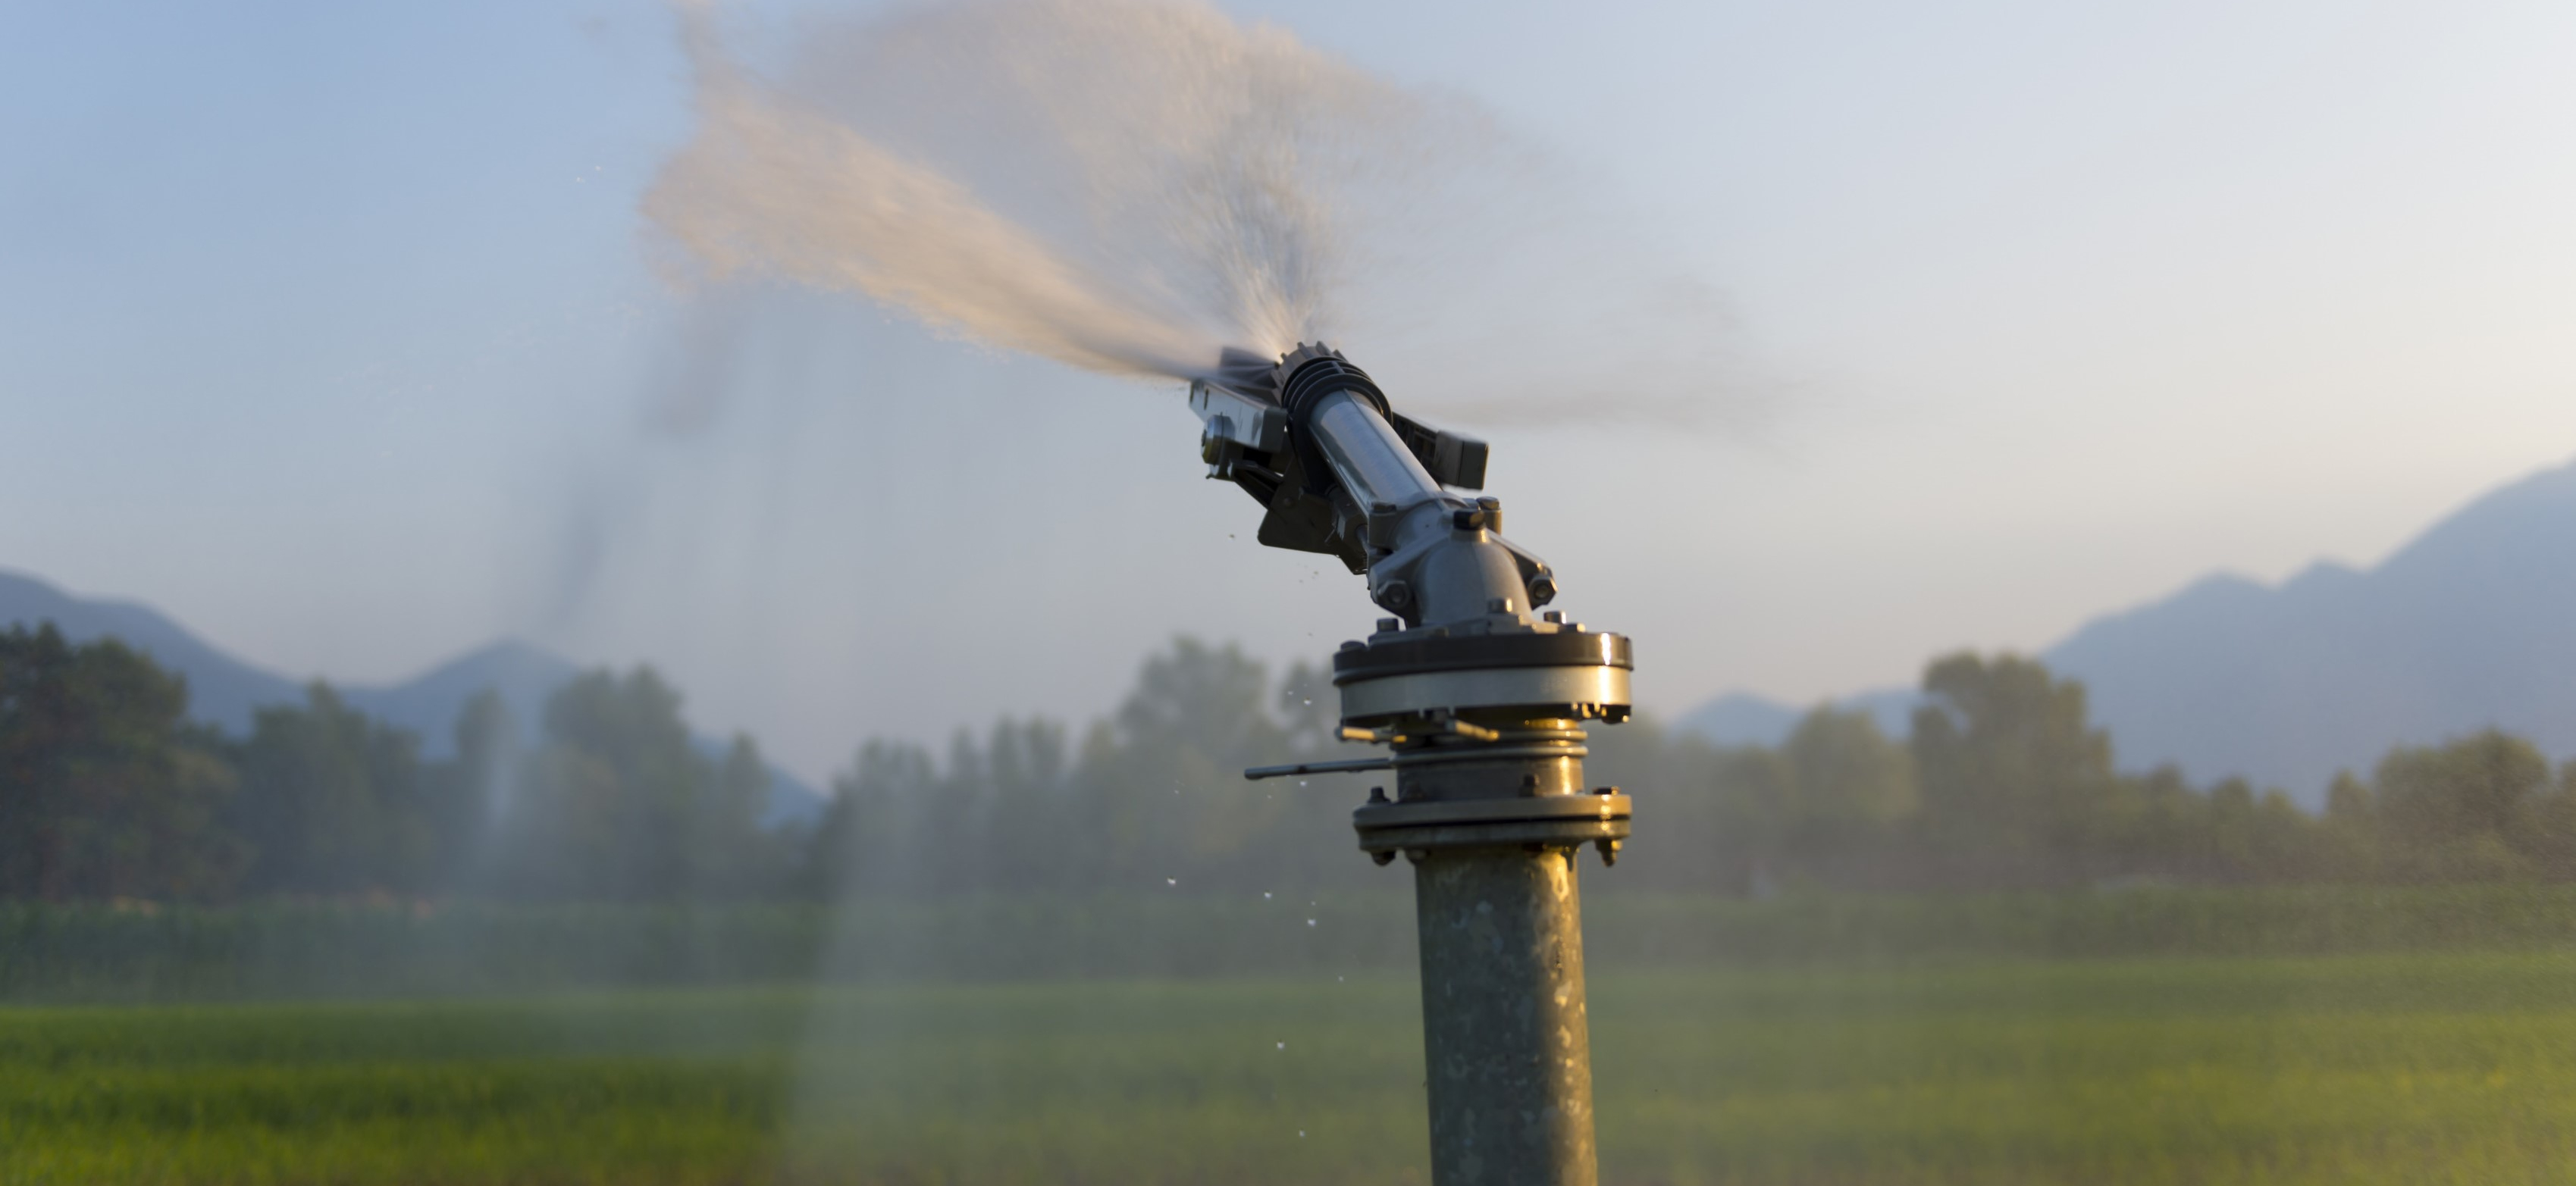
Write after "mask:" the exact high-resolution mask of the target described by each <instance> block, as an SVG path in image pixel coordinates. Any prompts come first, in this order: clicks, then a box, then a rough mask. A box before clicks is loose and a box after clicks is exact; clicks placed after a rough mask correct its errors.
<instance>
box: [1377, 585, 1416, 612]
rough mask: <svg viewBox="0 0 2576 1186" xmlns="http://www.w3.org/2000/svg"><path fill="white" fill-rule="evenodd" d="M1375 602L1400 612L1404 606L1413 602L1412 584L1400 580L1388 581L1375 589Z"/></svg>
mask: <svg viewBox="0 0 2576 1186" xmlns="http://www.w3.org/2000/svg"><path fill="white" fill-rule="evenodd" d="M1377 603H1378V604H1379V605H1383V606H1385V607H1386V608H1388V609H1391V610H1395V611H1397V612H1399V613H1400V612H1402V611H1403V609H1404V607H1406V606H1408V605H1411V604H1413V586H1411V585H1407V584H1405V583H1404V582H1402V581H1388V582H1387V583H1386V585H1385V587H1384V588H1381V589H1379V590H1378V591H1377Z"/></svg>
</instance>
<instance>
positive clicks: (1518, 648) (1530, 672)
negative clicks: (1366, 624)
mask: <svg viewBox="0 0 2576 1186" xmlns="http://www.w3.org/2000/svg"><path fill="white" fill-rule="evenodd" d="M1634 667H1635V660H1634V658H1633V657H1632V654H1631V652H1630V649H1629V644H1628V637H1627V636H1626V635H1624V634H1611V633H1606V632H1602V631H1587V630H1572V629H1565V628H1561V627H1553V626H1542V627H1540V628H1538V629H1535V630H1504V631H1499V632H1496V633H1491V634H1446V633H1438V634H1418V635H1414V636H1411V637H1400V638H1390V639H1387V640H1386V641H1383V642H1376V643H1370V644H1367V645H1364V646H1352V647H1347V648H1346V649H1344V650H1343V651H1341V652H1340V653H1339V654H1336V655H1334V656H1333V683H1334V684H1335V685H1336V686H1337V687H1339V688H1340V689H1341V691H1342V719H1343V720H1345V721H1349V722H1352V723H1354V724H1357V723H1362V722H1370V721H1383V720H1390V719H1395V718H1399V717H1404V716H1407V715H1411V714H1415V713H1424V712H1437V711H1441V710H1448V709H1471V708H1474V709H1490V708H1509V709H1523V710H1529V711H1533V712H1538V713H1546V712H1558V713H1561V714H1563V715H1567V716H1575V717H1589V716H1601V715H1608V716H1612V717H1613V718H1614V719H1615V718H1616V717H1617V716H1618V715H1621V714H1624V713H1625V712H1626V710H1627V707H1628V702H1629V695H1628V678H1629V674H1630V671H1631V669H1633V668H1634Z"/></svg>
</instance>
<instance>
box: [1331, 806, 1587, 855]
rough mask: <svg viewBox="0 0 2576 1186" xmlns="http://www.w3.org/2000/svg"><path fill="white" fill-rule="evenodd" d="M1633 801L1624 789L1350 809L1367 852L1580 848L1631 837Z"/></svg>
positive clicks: (1362, 849)
mask: <svg viewBox="0 0 2576 1186" xmlns="http://www.w3.org/2000/svg"><path fill="white" fill-rule="evenodd" d="M1630 812H1631V802H1630V800H1629V798H1628V796H1626V795H1622V794H1616V793H1613V794H1606V795H1602V794H1594V795H1538V796H1526V797H1516V798H1505V799H1452V800H1428V801H1422V800H1416V801H1412V802H1401V803H1371V804H1369V805H1367V806H1365V807H1362V808H1360V809H1359V810H1357V811H1354V812H1352V813H1351V826H1352V827H1353V828H1355V829H1357V830H1358V832H1359V838H1360V849H1361V851H1363V852H1397V851H1401V850H1405V849H1435V848H1497V847H1506V848H1507V847H1515V846H1520V845H1529V844H1539V845H1546V846H1549V847H1558V848H1576V847H1580V846H1582V845H1586V844H1595V843H1598V842H1600V841H1604V840H1614V841H1615V840H1625V839H1627V838H1628V829H1629V818H1630Z"/></svg>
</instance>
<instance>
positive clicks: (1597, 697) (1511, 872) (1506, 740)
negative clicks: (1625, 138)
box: [1190, 344, 1633, 1186]
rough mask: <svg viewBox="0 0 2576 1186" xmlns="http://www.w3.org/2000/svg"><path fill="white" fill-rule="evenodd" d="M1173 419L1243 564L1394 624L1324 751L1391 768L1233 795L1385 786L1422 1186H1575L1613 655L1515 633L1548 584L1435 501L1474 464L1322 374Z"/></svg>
mask: <svg viewBox="0 0 2576 1186" xmlns="http://www.w3.org/2000/svg"><path fill="white" fill-rule="evenodd" d="M1190 407H1191V409H1192V410H1193V411H1196V412H1197V413H1198V414H1199V417H1200V419H1201V420H1202V422H1204V423H1205V425H1206V428H1207V431H1206V433H1205V435H1204V436H1203V437H1202V438H1201V441H1200V450H1201V457H1202V458H1203V459H1204V460H1205V461H1206V462H1207V463H1208V476H1209V477H1211V478H1219V479H1224V480H1228V481H1232V482H1233V483H1235V484H1236V485H1237V486H1239V487H1241V488H1242V489H1243V490H1244V491H1245V492H1246V493H1248V494H1250V495H1251V496H1252V497H1253V498H1255V499H1256V500H1259V501H1260V502H1261V503H1262V505H1263V506H1264V507H1265V508H1266V513H1265V515H1264V517H1263V519H1262V523H1261V531H1260V536H1259V538H1260V540H1261V542H1262V543H1264V544H1267V545H1270V546H1272V547H1281V548H1296V549H1300V550H1304V551H1311V552H1323V553H1328V554H1331V555H1334V556H1338V557H1340V558H1341V559H1342V561H1343V562H1344V563H1345V564H1346V565H1348V566H1349V568H1350V570H1351V571H1352V572H1355V573H1363V572H1364V573H1366V574H1368V584H1369V596H1370V599H1371V600H1373V601H1375V602H1377V604H1379V605H1380V606H1383V607H1385V608H1386V609H1387V610H1388V611H1389V612H1391V613H1393V614H1395V615H1396V616H1395V617H1391V618H1382V619H1380V620H1379V621H1378V629H1377V632H1376V633H1374V634H1371V635H1369V637H1368V638H1367V640H1366V641H1353V642H1346V643H1343V644H1342V649H1341V651H1340V653H1338V654H1336V655H1334V656H1333V684H1334V686H1335V687H1336V688H1338V689H1339V690H1340V693H1341V737H1342V739H1343V740H1346V741H1367V742H1373V743H1376V744H1381V745H1385V746H1387V747H1388V749H1389V752H1388V753H1387V755H1386V756H1384V757H1380V758H1364V759H1355V760H1345V761H1326V762H1306V763H1298V764H1295V765H1289V766H1271V767H1258V768H1255V769H1251V770H1246V771H1244V776H1245V777H1246V778H1271V777H1279V776H1283V775H1292V774H1323V773H1333V772H1344V771H1359V770H1386V769H1391V770H1393V771H1394V772H1395V779H1394V781H1395V785H1396V796H1395V798H1394V799H1392V800H1390V799H1388V798H1387V797H1386V795H1385V794H1384V788H1382V787H1381V788H1379V789H1378V790H1376V791H1373V792H1372V793H1371V795H1370V798H1369V801H1368V802H1367V803H1366V804H1363V805H1362V806H1361V807H1360V808H1359V809H1358V810H1357V811H1355V812H1353V813H1352V820H1351V822H1352V826H1353V827H1354V828H1355V829H1356V830H1357V831H1358V833H1359V846H1360V849H1361V850H1362V851H1364V852H1367V853H1368V854H1369V855H1370V856H1371V857H1373V858H1375V859H1376V860H1377V862H1378V863H1379V864H1381V865H1384V864H1391V863H1393V861H1394V860H1395V858H1396V856H1397V855H1399V854H1401V855H1403V856H1404V857H1405V858H1406V859H1407V860H1408V861H1409V862H1410V863H1411V864H1412V866H1413V869H1414V902H1415V908H1416V911H1417V915H1418V925H1419V928H1420V934H1421V953H1422V1003H1423V1042H1424V1050H1425V1055H1426V1064H1427V1067H1428V1070H1429V1074H1428V1076H1427V1077H1426V1082H1425V1086H1426V1088H1427V1090H1428V1092H1429V1095H1430V1104H1431V1166H1432V1182H1433V1184H1434V1186H1503V1184H1506V1183H1508V1184H1512V1186H1524V1184H1525V1186H1593V1183H1594V1182H1595V1180H1596V1176H1597V1172H1598V1171H1597V1167H1596V1165H1595V1158H1594V1154H1593V1136H1592V1131H1593V1125H1592V1057H1591V1038H1590V1036H1589V1026H1588V1024H1587V1022H1586V1019H1585V1015H1584V1000H1583V935H1582V914H1581V909H1580V906H1579V899H1578V895H1577V893H1576V878H1575V862H1574V856H1575V854H1576V853H1577V852H1578V851H1579V850H1580V849H1582V848H1583V847H1585V846H1587V845H1588V846H1592V847H1595V848H1597V849H1599V850H1600V853H1601V856H1602V858H1603V860H1605V861H1608V860H1610V859H1611V858H1613V857H1614V856H1615V855H1616V854H1617V852H1618V850H1619V847H1620V845H1621V844H1622V843H1623V842H1625V840H1626V839H1627V836H1628V834H1629V820H1630V802H1629V798H1628V796H1626V795H1623V794H1619V793H1617V792H1616V791H1615V790H1612V789H1606V788H1605V789H1602V790H1599V791H1594V790H1592V789H1591V788H1589V787H1587V786H1586V785H1585V783H1584V779H1583V758H1584V756H1585V755H1586V753H1587V752H1588V751H1587V749H1586V747H1585V744H1584V740H1585V737H1584V732H1583V724H1584V722H1586V721H1592V720H1601V721H1609V722H1613V723H1615V722H1618V721H1622V720H1625V719H1627V716H1628V706H1629V695H1628V677H1629V671H1630V669H1631V667H1632V666H1633V664H1632V662H1631V659H1630V655H1629V644H1628V640H1627V639H1626V638H1625V637H1623V636H1621V635H1617V634H1610V633H1604V632H1601V631H1594V630H1586V629H1585V628H1584V627H1583V626H1581V625H1579V624H1575V623H1569V622H1567V621H1565V620H1564V618H1563V616H1562V615H1559V614H1556V613H1553V612H1551V613H1548V614H1546V615H1545V616H1544V617H1534V616H1532V612H1531V611H1533V610H1534V609H1535V608H1536V607H1538V606H1540V605H1544V604H1546V603H1547V602H1548V601H1550V600H1552V599H1554V597H1555V596H1556V579H1555V575H1554V574H1553V573H1552V572H1551V571H1550V570H1549V569H1548V567H1547V565H1546V563H1545V562H1543V561H1541V560H1539V559H1538V557H1536V556H1533V555H1531V554H1529V553H1528V552H1527V551H1524V550H1522V549H1521V548H1519V547H1518V546H1516V545H1514V544H1512V543H1511V542H1510V541H1508V540H1505V539H1504V538H1503V537H1502V535H1501V530H1502V504H1501V503H1500V502H1499V501H1497V500H1495V499H1492V498H1475V499H1472V500H1471V499H1469V498H1466V497H1464V496H1461V495H1457V494H1452V493H1450V492H1449V489H1448V488H1449V487H1463V488H1466V489H1470V490H1473V489H1477V488H1480V487H1482V486H1483V484H1484V468H1485V464H1484V463H1485V447H1484V444H1483V443H1482V442H1479V441H1474V440H1472V439H1470V438H1466V437H1461V436H1458V435H1456V434H1453V433H1444V432H1440V431H1438V430H1436V429H1431V428H1428V427H1426V426H1424V425H1421V424H1419V423H1416V422H1414V421H1411V420H1408V419H1406V418H1404V417H1402V416H1399V415H1396V414H1395V412H1394V411H1393V409H1391V408H1390V407H1389V406H1388V404H1387V400H1386V396H1385V394H1384V393H1383V392H1381V391H1379V390H1378V387H1377V384H1376V383H1375V382H1374V381H1372V380H1371V379H1370V378H1369V377H1368V374H1367V373H1366V372H1364V371H1362V370H1360V369H1359V368H1358V367H1356V366H1353V365H1351V363H1350V361H1349V360H1348V359H1346V358H1343V357H1342V356H1341V354H1340V353H1338V352H1336V351H1333V350H1330V349H1327V348H1325V347H1324V346H1322V345H1321V344H1317V345H1314V346H1300V347H1298V348H1297V350H1296V351H1294V352H1292V353H1290V354H1288V355H1286V356H1283V357H1282V358H1280V359H1279V360H1278V362H1277V363H1276V365H1270V364H1269V363H1268V362H1267V361H1266V360H1262V359H1258V358H1255V357H1252V356H1249V355H1243V354H1239V353H1229V355H1228V356H1227V357H1226V359H1225V360H1224V361H1223V362H1222V363H1221V364H1220V365H1219V367H1218V368H1217V372H1216V374H1215V376H1214V377H1212V378H1209V379H1203V380H1200V381H1199V382H1196V383H1193V384H1192V385H1191V387H1190Z"/></svg>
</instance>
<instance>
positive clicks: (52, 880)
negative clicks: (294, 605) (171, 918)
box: [0, 622, 245, 902]
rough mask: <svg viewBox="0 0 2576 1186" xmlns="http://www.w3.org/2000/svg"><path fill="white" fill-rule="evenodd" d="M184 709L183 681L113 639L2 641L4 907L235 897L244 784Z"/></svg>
mask: <svg viewBox="0 0 2576 1186" xmlns="http://www.w3.org/2000/svg"><path fill="white" fill-rule="evenodd" d="M187 705H188V687H187V682H186V681H185V680H184V679H182V678H180V677H179V676H177V675H174V674H172V673H169V672H166V671H163V670H161V669H160V668H159V667H158V666H156V665H155V664H153V662H152V661H151V660H150V659H149V658H146V657H145V656H143V655H142V654H141V653H139V652H137V651H134V650H132V649H130V648H128V647H126V646H125V645H124V644H123V643H120V642H117V641H115V640H113V639H109V640H103V641H100V642H95V643H89V644H86V645H83V646H79V647H74V646H72V645H70V644H69V643H68V642H67V641H65V639H64V638H63V635H62V632H61V631H60V630H57V629H56V628H55V627H54V625H53V624H52V623H50V622H48V623H45V624H43V625H41V626H39V627H38V628H37V629H35V630H33V631H30V630H28V629H27V628H26V627H24V626H18V627H12V628H11V629H9V630H8V631H6V632H0V897H13V898H37V899H43V900H47V901H57V902H59V901H70V900H75V899H83V898H89V899H99V898H146V899H152V898H210V897H219V896H222V895H224V894H226V893H228V892H230V890H231V889H232V888H233V886H234V884H235V882H236V880H237V878H238V877H239V874H240V871H241V867H242V863H243V859H244V856H245V853H244V849H243V846H242V844H241V842H240V840H239V838H238V837H236V836H234V835H233V834H232V833H230V832H229V831H228V830H226V829H225V828H224V827H223V823H222V809H223V805H224V803H225V801H226V799H227V798H228V797H229V796H230V794H231V792H232V789H233V786H234V780H233V774H232V771H231V769H230V767H229V766H228V765H227V764H226V763H225V762H224V760H223V758H222V756H221V753H220V750H219V748H218V744H217V742H216V740H215V739H214V738H213V737H212V736H210V735H208V734H206V733H204V732H202V731H200V730H198V729H195V728H192V727H190V726H189V725H187V724H186V723H185V721H184V718H185V716H186V713H187Z"/></svg>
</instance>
